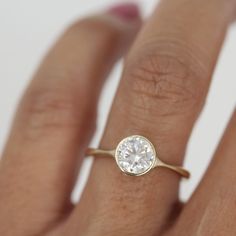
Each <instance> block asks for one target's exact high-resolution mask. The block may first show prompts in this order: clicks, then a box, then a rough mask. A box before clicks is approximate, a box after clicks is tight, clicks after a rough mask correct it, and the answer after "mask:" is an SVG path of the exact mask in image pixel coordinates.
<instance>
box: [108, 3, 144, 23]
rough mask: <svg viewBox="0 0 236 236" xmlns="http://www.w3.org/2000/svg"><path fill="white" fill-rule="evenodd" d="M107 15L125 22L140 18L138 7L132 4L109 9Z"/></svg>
mask: <svg viewBox="0 0 236 236" xmlns="http://www.w3.org/2000/svg"><path fill="white" fill-rule="evenodd" d="M108 13H110V14H112V15H115V16H118V17H120V18H121V19H123V20H125V21H133V20H135V19H138V18H139V17H140V11H139V7H138V6H137V5H136V4H134V3H123V4H120V5H117V6H114V7H111V8H110V9H109V10H108Z"/></svg>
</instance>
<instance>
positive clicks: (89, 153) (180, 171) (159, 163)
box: [86, 148, 190, 179]
mask: <svg viewBox="0 0 236 236" xmlns="http://www.w3.org/2000/svg"><path fill="white" fill-rule="evenodd" d="M115 153H116V150H101V149H96V148H88V149H87V151H86V156H97V155H104V156H112V157H114V158H115ZM156 167H164V168H167V169H169V170H172V171H175V172H176V173H178V174H180V175H181V176H182V177H184V178H187V179H188V178H189V177H190V173H189V171H187V170H185V169H184V168H182V167H180V166H173V165H169V164H166V163H164V162H162V161H161V160H159V159H158V158H156V162H155V164H154V165H153V168H156Z"/></svg>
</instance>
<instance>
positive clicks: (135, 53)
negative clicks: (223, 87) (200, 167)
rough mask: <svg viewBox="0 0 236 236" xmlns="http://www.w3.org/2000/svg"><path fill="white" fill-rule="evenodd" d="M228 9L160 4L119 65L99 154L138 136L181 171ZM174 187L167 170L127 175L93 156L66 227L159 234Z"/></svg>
mask: <svg viewBox="0 0 236 236" xmlns="http://www.w3.org/2000/svg"><path fill="white" fill-rule="evenodd" d="M234 7H235V2H233V1H231V2H230V1H227V2H226V1H221V0H217V1H199V0H192V1H185V0H176V1H168V0H166V1H162V2H161V3H160V5H159V7H158V8H157V10H156V11H155V13H154V14H153V16H152V17H151V18H150V20H149V22H148V23H147V24H146V25H145V26H144V28H143V29H142V31H141V33H140V34H139V36H138V39H137V40H136V41H135V44H134V46H133V47H132V49H131V52H130V53H129V55H128V57H127V59H126V65H125V69H124V74H123V78H122V81H121V84H120V86H119V89H118V92H117V95H116V98H115V101H114V104H113V107H112V110H111V114H110V117H109V120H108V124H107V128H106V130H105V133H104V136H103V139H102V142H101V147H102V148H104V149H113V148H115V147H116V145H117V144H118V142H119V141H120V140H121V139H122V138H124V137H126V136H129V135H133V134H140V135H144V136H146V137H148V138H149V139H150V140H151V141H152V142H153V143H154V145H155V147H156V148H157V152H158V154H159V157H160V158H161V159H162V160H163V161H165V162H167V163H170V164H176V165H181V163H182V161H183V156H184V152H185V148H186V143H187V140H188V138H189V134H190V132H191V129H192V126H193V124H194V121H195V119H196V117H197V116H198V114H199V112H200V110H201V108H202V104H203V102H204V99H205V95H206V93H207V89H208V86H209V82H210V78H211V75H212V71H213V68H214V65H215V62H216V60H217V55H218V53H219V50H220V47H221V44H222V41H223V39H224V36H225V32H226V29H227V26H228V24H229V22H230V21H231V17H232V12H233V8H234ZM219 12H220V14H219ZM199 16H200V17H199ZM214 26H217V27H214ZM178 183H179V178H178V177H177V175H176V174H175V173H174V172H171V171H168V170H166V169H155V170H153V171H151V173H149V174H147V175H145V176H142V177H130V176H126V175H123V174H122V173H121V172H120V171H119V168H118V167H117V166H116V163H115V162H114V160H113V159H112V158H110V159H109V158H107V157H104V158H102V157H101V158H100V157H99V158H95V162H94V165H93V168H92V172H91V176H90V178H89V181H88V184H87V187H86V189H85V192H84V195H83V197H82V199H81V204H79V205H78V208H77V209H76V210H75V212H74V215H72V217H71V222H70V223H69V227H72V228H73V227H74V229H75V231H76V230H77V231H76V232H78V231H79V232H82V233H81V234H83V233H85V232H95V231H96V232H97V234H96V235H108V234H109V235H128V234H129V235H136V236H137V235H154V234H156V235H158V233H160V232H161V231H162V230H163V228H164V227H165V225H166V224H168V220H169V219H170V218H174V213H173V211H174V209H175V205H176V201H177V200H178V196H177V195H178ZM92 196H96V198H95V199H94V198H93V197H92ZM92 200H93V201H92ZM88 206H89V208H90V209H92V210H91V211H92V212H91V211H90V210H88ZM85 219H86V221H85ZM80 222H81V223H80ZM83 235H86V234H83Z"/></svg>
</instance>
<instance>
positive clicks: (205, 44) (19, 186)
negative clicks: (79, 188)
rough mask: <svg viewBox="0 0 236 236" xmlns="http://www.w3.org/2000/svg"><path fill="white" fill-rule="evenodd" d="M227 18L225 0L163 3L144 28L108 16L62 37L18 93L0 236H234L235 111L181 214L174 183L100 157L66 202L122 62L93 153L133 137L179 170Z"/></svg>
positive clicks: (1, 178)
mask: <svg viewBox="0 0 236 236" xmlns="http://www.w3.org/2000/svg"><path fill="white" fill-rule="evenodd" d="M235 10H236V1H234V0H208V1H205V0H191V1H186V0H165V1H162V2H161V3H160V4H159V5H158V7H157V8H156V9H155V10H154V13H153V15H152V16H151V17H150V18H149V19H148V21H147V22H145V24H143V25H142V26H141V20H140V17H139V16H138V15H137V16H136V17H133V18H132V19H122V18H121V17H118V16H117V15H115V14H111V13H108V12H105V13H103V14H101V15H97V16H93V17H90V18H87V19H84V20H82V21H80V22H77V23H75V24H73V25H72V26H71V27H70V28H69V29H68V30H66V32H65V33H64V34H63V35H62V37H61V38H60V39H59V40H58V42H57V43H56V44H55V46H54V47H53V48H52V49H51V50H50V52H49V53H48V55H47V56H46V58H45V59H44V60H43V62H42V64H41V66H40V68H39V69H38V71H37V72H36V74H35V76H34V78H33V80H32V82H31V83H30V85H29V87H28V89H27V90H26V92H25V94H24V96H23V98H22V100H21V102H20V105H19V108H18V111H17V113H16V117H15V121H14V124H13V127H12V130H11V133H10V136H9V139H8V142H7V144H6V147H5V150H4V152H3V156H2V159H1V163H0V235H4V236H13V235H14V236H31V235H46V236H55V235H57V236H62V235H67V236H74V235H83V236H104V235H109V236H120V235H124V236H141V235H142V236H143V235H145V236H153V235H155V236H157V235H166V236H170V235H171V236H175V235H178V236H179V235H181V236H185V235H186V236H189V235H201V236H209V235H210V236H211V235H214V236H221V235H222V236H225V235H227V236H231V235H232V236H233V235H235V233H236V224H235V218H236V205H235V203H236V188H235V185H234V184H233V183H234V182H235V179H236V172H235V166H236V158H235V156H236V145H235V138H236V112H234V114H233V115H232V118H231V120H230V122H229V124H228V127H227V129H226V131H225V134H224V135H223V137H222V141H221V143H220V144H219V147H218V148H217V151H216V152H215V155H214V157H213V159H212V162H211V164H210V166H209V167H208V170H207V172H206V174H205V175H204V177H203V179H202V181H201V182H200V184H199V186H198V187H197V189H196V190H195V192H194V193H193V195H192V197H191V198H190V200H189V201H188V202H186V203H185V204H181V203H180V202H179V198H178V189H179V181H180V177H179V176H178V175H176V174H175V173H174V172H171V171H168V170H166V169H158V171H156V170H155V171H151V172H150V173H149V174H147V175H144V176H142V177H132V176H126V175H123V174H122V173H121V172H120V171H119V169H118V168H117V166H116V164H115V162H114V160H112V159H111V158H106V157H99V158H95V160H94V164H93V167H92V170H91V175H90V177H89V180H88V182H87V185H86V187H85V190H84V192H83V195H82V197H81V200H80V202H79V203H78V204H77V205H72V204H71V202H70V195H71V191H72V189H73V186H74V183H75V180H76V176H77V173H78V171H79V168H80V164H81V162H82V160H83V157H84V152H85V150H86V148H87V146H88V145H89V142H90V139H91V137H92V135H93V132H94V130H95V121H96V106H97V100H98V98H99V94H100V91H101V88H102V85H103V83H104V82H105V79H106V77H107V74H108V72H109V71H110V70H111V69H112V66H113V64H114V63H115V62H116V60H117V59H118V58H119V57H120V56H123V55H125V63H124V71H123V75H122V78H121V81H120V85H119V88H118V90H117V94H116V96H115V99H114V102H113V105H112V109H111V112H110V115H109V118H108V121H107V126H106V129H105V131H104V135H103V137H102V140H101V143H100V147H102V148H105V149H110V148H111V147H115V146H116V144H117V143H118V142H119V141H120V140H121V139H122V138H124V137H126V136H129V135H132V134H141V135H144V136H146V137H148V138H149V139H150V140H151V141H152V142H153V144H154V145H155V146H156V147H158V154H159V156H160V157H161V159H162V160H163V161H165V162H167V163H171V164H174V165H182V162H183V159H184V153H185V149H186V145H187V142H188V139H189V136H190V134H191V130H192V127H193V125H194V123H195V121H196V119H197V117H198V116H199V114H200V112H201V109H202V108H203V105H204V100H205V98H206V95H207V92H208V88H209V84H210V81H211V77H212V73H213V71H214V67H215V64H216V61H217V58H218V54H219V52H220V49H221V46H222V43H223V40H224V37H225V34H226V31H227V28H228V26H229V25H230V23H231V22H232V20H233V19H234V17H235V12H236V11H235ZM219 13H220V14H219ZM140 28H141V29H140ZM138 30H140V31H139V33H138V34H136V33H137V32H138ZM94 39H96V40H94ZM91 55H93V56H91Z"/></svg>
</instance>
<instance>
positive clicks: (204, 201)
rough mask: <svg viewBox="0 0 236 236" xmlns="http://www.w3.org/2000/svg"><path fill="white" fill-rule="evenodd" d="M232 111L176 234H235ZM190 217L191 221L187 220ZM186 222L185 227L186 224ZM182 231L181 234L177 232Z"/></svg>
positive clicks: (234, 125) (235, 134)
mask: <svg viewBox="0 0 236 236" xmlns="http://www.w3.org/2000/svg"><path fill="white" fill-rule="evenodd" d="M235 140H236V110H235V112H234V114H233V116H232V119H231V121H230V122H229V125H228V127H227V129H226V131H225V134H224V136H223V138H222V140H221V142H220V144H219V147H218V149H217V151H216V153H215V155H214V158H213V160H212V163H211V164H210V166H209V168H208V170H207V172H206V174H205V176H204V178H203V179H202V181H201V183H200V184H199V186H198V188H197V190H196V191H195V193H194V194H193V196H192V197H191V199H190V201H189V203H188V204H187V205H186V206H185V208H184V210H183V212H182V214H181V217H180V219H179V221H178V224H177V225H176V227H175V230H178V231H179V232H180V235H192V234H196V232H197V233H198V235H219V236H220V235H222V236H223V235H235V232H236V225H235V218H236V206H235V199H236V187H235V184H234V183H235V179H236V172H235V166H236V158H235V157H236V145H235ZM192 217H194V221H193V220H191V219H192ZM186 225H188V227H186ZM183 230H184V234H181V231H182V232H183Z"/></svg>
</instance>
